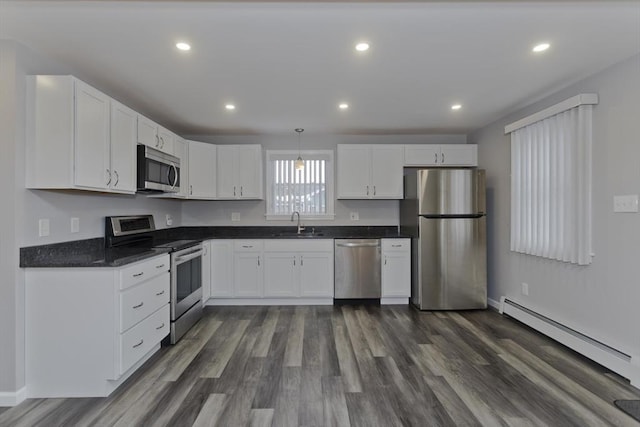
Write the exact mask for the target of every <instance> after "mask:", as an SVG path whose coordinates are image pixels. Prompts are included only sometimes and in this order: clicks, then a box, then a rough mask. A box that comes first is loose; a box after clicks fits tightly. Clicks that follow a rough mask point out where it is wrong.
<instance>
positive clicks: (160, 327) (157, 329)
mask: <svg viewBox="0 0 640 427" xmlns="http://www.w3.org/2000/svg"><path fill="white" fill-rule="evenodd" d="M162 328H164V322H162V325H160V326H158V327H157V328H156V331H159V330H160V329H162Z"/></svg>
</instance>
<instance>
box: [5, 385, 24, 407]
mask: <svg viewBox="0 0 640 427" xmlns="http://www.w3.org/2000/svg"><path fill="white" fill-rule="evenodd" d="M26 398H27V388H26V387H22V388H21V389H20V390H18V391H15V392H5V391H3V392H0V407H4V406H17V405H19V404H20V403H22V402H23V401H24V400H25V399H26Z"/></svg>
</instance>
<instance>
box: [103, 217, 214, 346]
mask: <svg viewBox="0 0 640 427" xmlns="http://www.w3.org/2000/svg"><path fill="white" fill-rule="evenodd" d="M155 230H156V228H155V223H154V221H153V215H135V216H108V217H106V223H105V242H106V245H107V247H149V248H158V249H166V250H168V252H169V255H170V257H171V301H170V304H171V333H170V335H169V342H170V343H171V344H175V343H176V342H178V340H180V338H182V336H183V335H184V334H185V333H186V332H187V331H188V330H189V329H190V328H191V327H192V326H193V325H195V324H196V323H197V322H198V320H200V318H201V317H202V255H203V253H204V250H203V248H202V243H201V242H200V241H199V240H171V239H161V238H158V237H157V233H153V232H154V231H155Z"/></svg>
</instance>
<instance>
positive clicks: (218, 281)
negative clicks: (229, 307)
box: [205, 240, 234, 298]
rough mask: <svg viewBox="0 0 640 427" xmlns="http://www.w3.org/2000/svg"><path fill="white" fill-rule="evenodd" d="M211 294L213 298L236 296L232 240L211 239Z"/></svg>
mask: <svg viewBox="0 0 640 427" xmlns="http://www.w3.org/2000/svg"><path fill="white" fill-rule="evenodd" d="M205 285H206V283H205ZM210 296H211V298H216V297H233V296H234V292H233V241H232V240H213V241H211V292H210Z"/></svg>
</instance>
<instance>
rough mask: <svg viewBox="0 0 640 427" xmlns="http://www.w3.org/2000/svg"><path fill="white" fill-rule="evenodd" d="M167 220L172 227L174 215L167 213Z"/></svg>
mask: <svg viewBox="0 0 640 427" xmlns="http://www.w3.org/2000/svg"><path fill="white" fill-rule="evenodd" d="M165 220H166V221H165V222H166V224H167V227H170V226H172V225H173V217H172V216H171V215H170V214H166V215H165Z"/></svg>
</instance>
